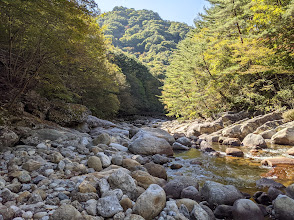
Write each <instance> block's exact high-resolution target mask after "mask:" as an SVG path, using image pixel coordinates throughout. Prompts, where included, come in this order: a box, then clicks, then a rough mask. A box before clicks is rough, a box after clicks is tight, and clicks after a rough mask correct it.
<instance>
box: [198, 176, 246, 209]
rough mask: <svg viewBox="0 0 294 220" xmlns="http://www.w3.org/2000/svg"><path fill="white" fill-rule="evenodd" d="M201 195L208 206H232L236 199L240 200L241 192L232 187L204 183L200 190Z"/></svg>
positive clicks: (215, 183) (208, 182)
mask: <svg viewBox="0 0 294 220" xmlns="http://www.w3.org/2000/svg"><path fill="white" fill-rule="evenodd" d="M201 195H202V196H203V197H204V199H205V200H206V201H207V202H208V203H209V204H210V205H212V206H213V205H233V204H234V202H235V201H236V200H238V199H242V198H243V195H242V194H241V192H240V191H239V190H238V189H237V188H236V187H235V186H232V185H223V184H221V183H217V182H213V181H206V182H205V184H204V186H203V187H202V189H201Z"/></svg>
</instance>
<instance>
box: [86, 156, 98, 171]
mask: <svg viewBox="0 0 294 220" xmlns="http://www.w3.org/2000/svg"><path fill="white" fill-rule="evenodd" d="M87 163H88V167H90V168H93V169H94V170H95V171H98V172H99V171H101V170H102V163H101V160H100V158H99V157H96V156H91V157H89V159H88V162H87Z"/></svg>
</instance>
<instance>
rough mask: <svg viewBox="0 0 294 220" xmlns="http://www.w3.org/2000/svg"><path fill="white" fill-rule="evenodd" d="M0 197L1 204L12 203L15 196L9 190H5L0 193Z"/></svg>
mask: <svg viewBox="0 0 294 220" xmlns="http://www.w3.org/2000/svg"><path fill="white" fill-rule="evenodd" d="M0 197H1V198H2V203H6V202H8V201H13V200H15V198H16V197H17V194H15V193H13V192H11V191H10V190H9V189H7V188H5V189H3V190H2V191H0Z"/></svg>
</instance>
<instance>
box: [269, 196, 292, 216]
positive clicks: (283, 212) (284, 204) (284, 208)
mask: <svg viewBox="0 0 294 220" xmlns="http://www.w3.org/2000/svg"><path fill="white" fill-rule="evenodd" d="M273 207H274V211H275V212H274V213H275V217H276V218H277V219H279V220H293V219H294V209H293V207H294V200H293V199H291V198H289V197H288V196H285V195H279V196H278V197H277V198H276V199H275V200H274V202H273Z"/></svg>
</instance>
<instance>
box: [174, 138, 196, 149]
mask: <svg viewBox="0 0 294 220" xmlns="http://www.w3.org/2000/svg"><path fill="white" fill-rule="evenodd" d="M176 142H178V143H180V144H182V145H185V146H188V147H191V145H192V143H191V140H190V139H189V138H187V137H180V138H178V139H177V141H176Z"/></svg>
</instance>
